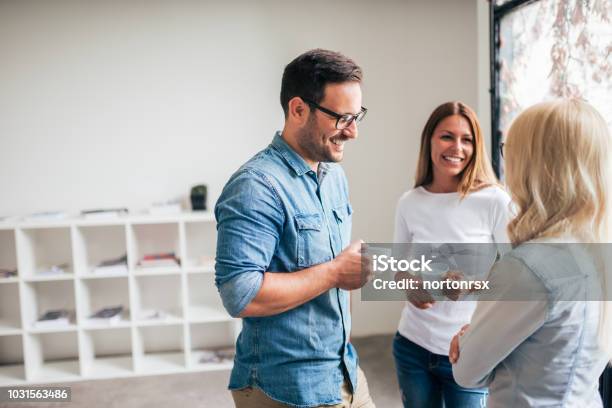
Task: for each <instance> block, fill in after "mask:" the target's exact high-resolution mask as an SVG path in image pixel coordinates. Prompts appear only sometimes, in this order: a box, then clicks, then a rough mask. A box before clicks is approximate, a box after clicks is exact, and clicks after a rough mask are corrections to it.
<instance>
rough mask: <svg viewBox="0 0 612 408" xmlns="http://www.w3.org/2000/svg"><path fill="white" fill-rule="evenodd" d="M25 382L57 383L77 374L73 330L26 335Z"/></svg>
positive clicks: (75, 345) (71, 378) (77, 366)
mask: <svg viewBox="0 0 612 408" xmlns="http://www.w3.org/2000/svg"><path fill="white" fill-rule="evenodd" d="M25 341H26V342H27V344H26V348H27V349H28V350H29V353H28V355H27V356H26V377H27V380H28V381H35V382H59V381H70V380H77V379H79V377H80V370H79V360H78V342H77V333H76V332H66V333H40V334H28V335H26V337H25Z"/></svg>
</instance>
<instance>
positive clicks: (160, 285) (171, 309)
mask: <svg viewBox="0 0 612 408" xmlns="http://www.w3.org/2000/svg"><path fill="white" fill-rule="evenodd" d="M133 279H134V286H133V289H134V290H133V299H132V300H133V302H132V307H133V309H132V310H133V313H132V319H134V320H135V321H136V323H137V324H138V325H159V324H160V323H161V324H175V323H180V322H182V319H183V311H182V307H181V304H182V290H181V276H180V275H164V276H138V277H135V278H133ZM155 312H159V315H160V316H159V317H158V318H152V317H151V316H152V315H153V314H155Z"/></svg>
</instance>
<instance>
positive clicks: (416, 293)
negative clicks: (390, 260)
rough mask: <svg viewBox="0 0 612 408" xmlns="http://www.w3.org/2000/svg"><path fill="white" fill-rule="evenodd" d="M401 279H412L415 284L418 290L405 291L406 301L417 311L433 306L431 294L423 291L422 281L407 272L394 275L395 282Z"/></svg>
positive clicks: (433, 301)
mask: <svg viewBox="0 0 612 408" xmlns="http://www.w3.org/2000/svg"><path fill="white" fill-rule="evenodd" d="M401 279H412V280H413V281H414V282H416V285H415V286H417V287H418V289H406V299H407V300H408V301H409V302H410V303H412V305H413V306H414V307H416V308H418V309H421V310H425V309H429V308H430V307H432V306H433V304H434V303H436V301H435V300H434V298H433V297H431V294H430V293H429V292H428V291H426V290H425V289H423V280H422V279H421V278H420V277H418V276H415V275H411V274H409V273H408V272H398V273H396V274H395V280H396V281H399V280H401Z"/></svg>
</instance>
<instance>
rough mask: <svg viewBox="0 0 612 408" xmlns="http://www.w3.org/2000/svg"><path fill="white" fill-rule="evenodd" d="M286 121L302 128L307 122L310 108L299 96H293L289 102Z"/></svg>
mask: <svg viewBox="0 0 612 408" xmlns="http://www.w3.org/2000/svg"><path fill="white" fill-rule="evenodd" d="M287 108H288V109H287V119H289V120H291V121H292V122H293V123H295V124H296V125H298V126H303V125H304V124H306V121H307V120H308V116H309V114H310V106H308V104H307V103H306V102H304V101H303V100H302V98H300V97H299V96H294V97H293V98H291V99H290V100H289V103H288V105H287Z"/></svg>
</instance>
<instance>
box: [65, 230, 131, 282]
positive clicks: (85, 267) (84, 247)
mask: <svg viewBox="0 0 612 408" xmlns="http://www.w3.org/2000/svg"><path fill="white" fill-rule="evenodd" d="M74 231H75V234H74V247H75V269H76V272H77V274H78V275H79V276H83V277H85V276H87V277H92V278H95V277H98V276H121V275H127V273H128V265H127V261H126V262H125V264H124V265H123V266H122V265H117V266H113V267H101V268H99V267H98V266H99V265H100V264H101V263H102V262H104V261H109V260H116V259H120V258H121V257H123V256H126V255H127V244H126V233H125V227H124V226H123V225H104V226H95V227H94V226H81V227H77V228H75V230H74Z"/></svg>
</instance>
